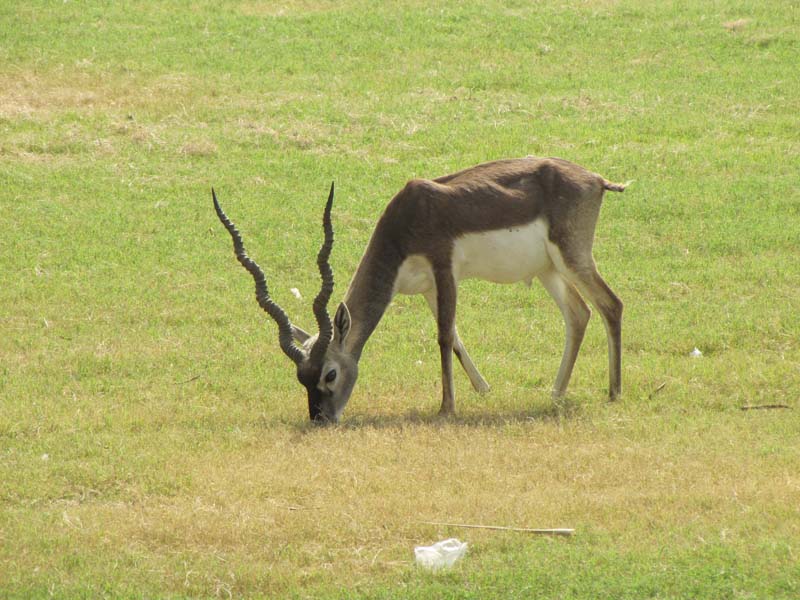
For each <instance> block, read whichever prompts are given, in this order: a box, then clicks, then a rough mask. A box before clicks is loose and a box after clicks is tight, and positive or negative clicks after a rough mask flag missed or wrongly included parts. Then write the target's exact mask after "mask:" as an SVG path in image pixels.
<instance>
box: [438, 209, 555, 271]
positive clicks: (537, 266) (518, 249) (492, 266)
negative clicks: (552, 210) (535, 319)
mask: <svg viewBox="0 0 800 600" xmlns="http://www.w3.org/2000/svg"><path fill="white" fill-rule="evenodd" d="M548 244H549V242H548V240H547V224H546V223H545V222H544V221H543V220H541V219H537V220H536V221H533V222H532V223H529V224H528V225H521V226H519V227H510V228H506V229H498V230H494V231H485V232H482V233H470V234H467V235H465V236H462V237H460V238H459V239H458V240H456V243H455V246H454V248H453V274H454V275H455V278H456V281H458V280H461V279H469V278H478V279H484V280H486V281H492V282H494V283H515V282H517V281H524V282H525V283H527V284H530V282H531V280H532V279H533V278H534V277H536V276H537V275H539V273H541V272H543V271H545V270H546V269H547V268H548V267H550V265H552V262H551V260H550V256H549V254H548V253H547V246H548Z"/></svg>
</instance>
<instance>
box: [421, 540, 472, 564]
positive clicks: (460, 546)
mask: <svg viewBox="0 0 800 600" xmlns="http://www.w3.org/2000/svg"><path fill="white" fill-rule="evenodd" d="M466 553H467V543H466V542H462V541H460V540H457V539H456V538H450V539H449V540H442V541H441V542H436V543H435V544H434V545H433V546H417V547H416V548H414V557H415V558H416V561H417V564H418V565H419V566H421V567H425V568H426V569H431V570H433V571H436V570H438V569H443V568H444V569H447V568H450V567H452V566H453V565H454V564H455V562H456V561H457V560H458V559H459V558H461V557H462V556H464V554H466Z"/></svg>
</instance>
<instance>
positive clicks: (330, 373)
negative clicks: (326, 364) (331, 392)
mask: <svg viewBox="0 0 800 600" xmlns="http://www.w3.org/2000/svg"><path fill="white" fill-rule="evenodd" d="M334 379H336V369H331V370H330V371H328V374H327V375H325V383H332V382H333V380H334Z"/></svg>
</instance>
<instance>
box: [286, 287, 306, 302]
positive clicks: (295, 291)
mask: <svg viewBox="0 0 800 600" xmlns="http://www.w3.org/2000/svg"><path fill="white" fill-rule="evenodd" d="M289 291H290V292H292V295H293V296H294V297H295V298H297V299H298V300H302V299H303V297H302V296H301V295H300V290H298V289H297V288H292V289H290V290H289Z"/></svg>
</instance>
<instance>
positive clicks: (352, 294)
mask: <svg viewBox="0 0 800 600" xmlns="http://www.w3.org/2000/svg"><path fill="white" fill-rule="evenodd" d="M391 246H392V245H391V242H390V241H389V240H387V239H385V238H382V236H380V235H379V234H378V231H377V229H376V232H375V234H373V237H372V239H371V240H370V242H369V244H368V245H367V250H366V251H365V252H364V256H363V257H362V258H361V262H360V263H359V265H358V268H357V269H356V272H355V275H353V280H352V281H351V282H350V287H349V288H348V290H347V294H345V298H344V303H345V304H346V305H347V308H348V309H349V310H350V320H351V326H350V334H349V335H348V336H347V342H346V346H345V347H346V350H347V351H348V353H350V354H351V355H352V356H353V357H354V358H355V359H356V361H358V360H359V359H360V358H361V352H362V350H363V349H364V345H365V344H366V343H367V340H369V337H370V336H371V335H372V333H373V332H374V331H375V328H376V327H377V326H378V323H379V322H380V320H381V318H383V315H384V313H385V312H386V309H387V308H388V307H389V303H390V302H391V301H392V296H393V294H394V283H395V279H396V278H397V273H398V270H399V268H400V265H401V264H402V262H403V258H404V257H403V256H402V254H401V253H400V252H398V251H397V250H396V249H393V248H392V247H391Z"/></svg>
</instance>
